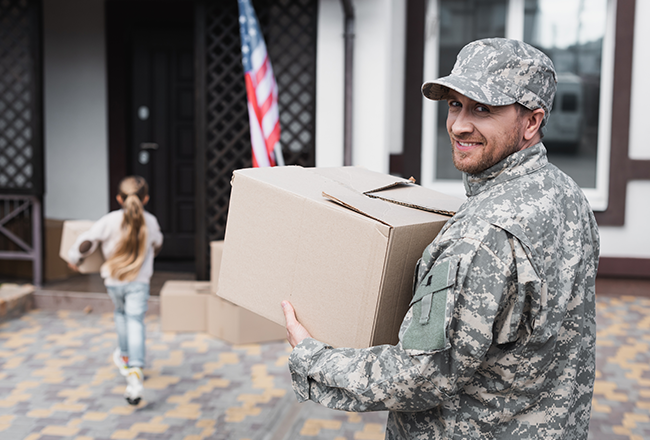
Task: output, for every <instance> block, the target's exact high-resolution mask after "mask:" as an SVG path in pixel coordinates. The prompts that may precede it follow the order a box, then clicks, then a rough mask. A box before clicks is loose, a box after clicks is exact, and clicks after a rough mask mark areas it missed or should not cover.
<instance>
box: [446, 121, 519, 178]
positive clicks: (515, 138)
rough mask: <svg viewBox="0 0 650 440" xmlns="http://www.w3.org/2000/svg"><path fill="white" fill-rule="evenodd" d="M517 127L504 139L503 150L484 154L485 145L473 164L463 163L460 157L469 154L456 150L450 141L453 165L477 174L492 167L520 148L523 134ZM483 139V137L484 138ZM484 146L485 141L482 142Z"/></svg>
mask: <svg viewBox="0 0 650 440" xmlns="http://www.w3.org/2000/svg"><path fill="white" fill-rule="evenodd" d="M517 128H518V129H517V130H516V131H513V132H511V136H509V137H508V138H507V140H506V148H505V149H503V150H492V151H490V152H489V154H487V155H486V154H485V150H484V148H485V147H482V148H483V152H482V153H483V154H482V155H481V158H480V160H479V161H478V163H475V164H471V163H470V164H463V163H462V161H461V159H464V158H465V157H467V156H469V155H470V154H468V153H464V152H462V151H458V150H456V149H455V148H454V141H453V140H452V141H451V157H452V160H453V162H454V166H455V167H456V168H457V169H458V170H459V171H462V172H464V173H467V174H479V173H482V172H483V171H485V170H487V169H488V168H491V167H493V166H494V165H496V164H497V163H499V162H501V161H502V160H503V159H505V158H506V157H508V156H510V155H511V154H513V153H516V152H517V151H519V150H520V147H519V145H520V142H521V139H522V138H523V135H522V134H521V132H522V130H523V129H522V128H520V127H519V126H518V127H517ZM484 140H485V139H484ZM483 145H484V146H485V142H484V143H483Z"/></svg>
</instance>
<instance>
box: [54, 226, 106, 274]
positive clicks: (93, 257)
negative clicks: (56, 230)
mask: <svg viewBox="0 0 650 440" xmlns="http://www.w3.org/2000/svg"><path fill="white" fill-rule="evenodd" d="M94 223H95V222H93V221H92V220H66V221H64V222H63V232H62V233H61V247H60V249H59V256H60V257H61V258H63V259H64V260H65V261H68V251H69V250H70V248H71V247H72V246H73V245H74V244H75V242H76V241H77V238H78V237H79V236H80V235H81V234H82V233H84V232H86V231H87V230H89V229H90V227H91V226H92V225H93V224H94ZM68 262H69V261H68ZM102 264H104V256H103V255H102V249H101V246H97V249H95V251H94V252H93V253H92V254H90V255H89V256H87V257H86V258H85V259H84V261H83V263H81V264H80V265H79V272H80V273H95V272H99V269H100V267H101V266H102Z"/></svg>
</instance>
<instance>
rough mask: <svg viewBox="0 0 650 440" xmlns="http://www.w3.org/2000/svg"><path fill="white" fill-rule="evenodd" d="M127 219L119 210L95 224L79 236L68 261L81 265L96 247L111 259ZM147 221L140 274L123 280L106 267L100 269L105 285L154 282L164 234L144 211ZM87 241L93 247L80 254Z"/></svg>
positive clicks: (150, 215)
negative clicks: (158, 254) (156, 250)
mask: <svg viewBox="0 0 650 440" xmlns="http://www.w3.org/2000/svg"><path fill="white" fill-rule="evenodd" d="M123 219H124V211H123V210H122V209H119V210H117V211H112V212H109V213H108V214H106V215H105V216H103V217H102V218H100V219H99V220H97V221H96V222H95V224H93V226H92V227H91V228H90V229H89V230H88V231H86V232H84V233H82V234H81V235H79V237H78V238H77V241H76V242H75V244H74V245H73V246H72V247H71V248H70V250H69V251H68V259H69V261H70V262H71V263H73V264H75V265H79V263H80V261H81V260H82V259H83V258H84V257H86V256H88V255H90V254H92V253H93V252H94V251H95V249H97V246H101V247H102V253H103V254H104V258H106V259H109V258H110V257H111V256H112V255H113V252H115V249H116V247H117V245H118V243H119V241H120V238H121V236H122V221H123ZM144 220H145V223H146V225H147V246H146V249H147V254H146V256H145V258H144V262H143V263H142V267H141V268H140V272H138V275H137V276H136V277H135V279H133V280H131V281H120V280H117V279H115V278H112V277H111V274H110V272H109V271H108V269H107V268H106V267H105V266H102V268H101V272H100V273H101V276H102V278H103V279H104V284H105V285H106V286H119V285H123V284H127V283H129V282H137V283H147V284H149V281H150V280H151V275H152V274H153V258H154V248H160V247H161V246H162V243H163V235H162V232H160V226H159V225H158V220H156V217H155V216H154V215H153V214H150V213H148V212H146V211H145V212H144ZM85 241H88V242H90V243H91V247H90V249H89V250H88V251H87V252H84V253H83V254H82V253H81V251H80V249H79V247H80V246H81V244H82V243H84V242H85Z"/></svg>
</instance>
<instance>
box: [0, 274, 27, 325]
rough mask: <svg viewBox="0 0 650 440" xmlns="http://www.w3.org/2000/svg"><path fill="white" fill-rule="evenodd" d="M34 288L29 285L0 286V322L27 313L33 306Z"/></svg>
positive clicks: (7, 284)
mask: <svg viewBox="0 0 650 440" xmlns="http://www.w3.org/2000/svg"><path fill="white" fill-rule="evenodd" d="M33 293H34V286H32V285H31V284H11V283H3V284H0V322H3V321H6V320H8V319H13V318H16V317H18V316H20V315H22V314H23V313H25V312H28V311H29V310H31V309H32V308H33V305H34V297H33Z"/></svg>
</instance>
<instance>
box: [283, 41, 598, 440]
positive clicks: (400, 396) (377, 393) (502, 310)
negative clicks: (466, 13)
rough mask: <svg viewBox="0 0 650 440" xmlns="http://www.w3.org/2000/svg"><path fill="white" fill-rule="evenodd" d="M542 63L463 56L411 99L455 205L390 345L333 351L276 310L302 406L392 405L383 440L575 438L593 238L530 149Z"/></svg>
mask: <svg viewBox="0 0 650 440" xmlns="http://www.w3.org/2000/svg"><path fill="white" fill-rule="evenodd" d="M555 90H556V78H555V71H554V68H553V64H552V63H551V61H550V60H549V59H548V58H547V57H546V56H545V55H544V54H543V53H541V52H540V51H538V50H537V49H535V48H533V47H531V46H529V45H527V44H525V43H522V42H519V41H514V40H506V39H486V40H479V41H475V42H473V43H470V44H469V45H467V46H466V47H465V48H463V49H462V50H461V52H460V53H459V55H458V59H457V61H456V65H455V66H454V69H453V71H452V73H451V75H449V76H447V77H443V78H440V79H438V80H436V81H433V82H429V83H425V84H424V85H423V87H422V92H423V94H424V96H426V97H427V98H429V99H432V100H446V101H447V102H448V104H449V113H448V117H447V130H448V132H449V136H450V139H451V143H452V150H453V158H454V164H455V165H456V167H457V168H458V169H460V170H461V171H463V172H464V174H463V181H464V184H465V188H466V191H467V196H468V199H467V201H466V202H465V203H464V204H463V206H462V207H461V208H460V209H459V211H458V213H457V214H456V215H455V216H454V217H452V218H451V219H450V220H449V222H447V224H446V225H445V227H444V228H443V229H442V231H441V232H440V234H439V235H438V237H437V238H436V239H435V240H434V242H433V243H431V244H430V245H429V246H428V247H427V249H426V250H425V251H424V254H423V256H422V259H421V260H420V262H419V263H418V266H417V268H416V279H415V286H414V297H413V300H412V301H411V307H410V309H409V311H408V313H407V315H406V317H405V318H404V321H403V323H402V326H401V329H400V335H399V337H400V339H399V340H400V342H399V344H398V345H396V346H389V345H385V346H377V347H371V348H368V349H346V348H342V349H332V348H331V347H329V346H327V345H325V344H323V343H321V342H318V341H316V340H314V339H311V338H310V337H309V334H308V333H307V331H306V330H305V328H304V327H302V326H301V325H300V324H299V323H298V322H297V321H296V319H295V314H294V311H293V308H292V307H291V305H290V304H289V303H287V302H283V304H282V306H283V309H284V312H285V316H286V319H287V334H288V339H289V342H290V343H291V344H292V345H293V346H295V349H294V350H293V352H292V354H291V356H290V359H289V368H290V371H291V375H292V379H293V386H294V390H295V393H296V395H297V396H298V399H299V400H300V401H304V400H307V399H311V400H314V401H316V402H319V403H321V404H323V405H325V406H328V407H330V408H336V409H341V410H345V411H375V410H388V411H390V413H389V417H388V423H387V427H386V431H387V438H389V439H483V440H484V439H544V440H549V439H564V440H571V439H586V438H587V433H588V427H589V418H590V410H591V398H592V393H593V383H594V375H595V342H596V328H595V288H594V285H595V278H596V269H597V264H598V253H599V237H598V229H597V226H596V223H595V220H594V217H593V214H592V212H591V210H590V207H589V204H588V202H587V200H586V199H585V197H584V195H583V193H582V191H581V190H580V188H579V187H578V186H577V185H576V184H575V182H573V181H572V180H571V179H570V178H569V177H568V176H566V175H565V174H564V173H563V172H561V171H560V170H559V169H557V168H556V167H555V166H553V165H551V164H549V163H548V161H547V158H546V149H545V148H544V145H543V144H542V143H541V137H542V134H541V131H542V127H543V126H544V125H545V124H546V121H547V120H548V115H549V112H550V110H551V106H552V103H553V97H554V95H555Z"/></svg>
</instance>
